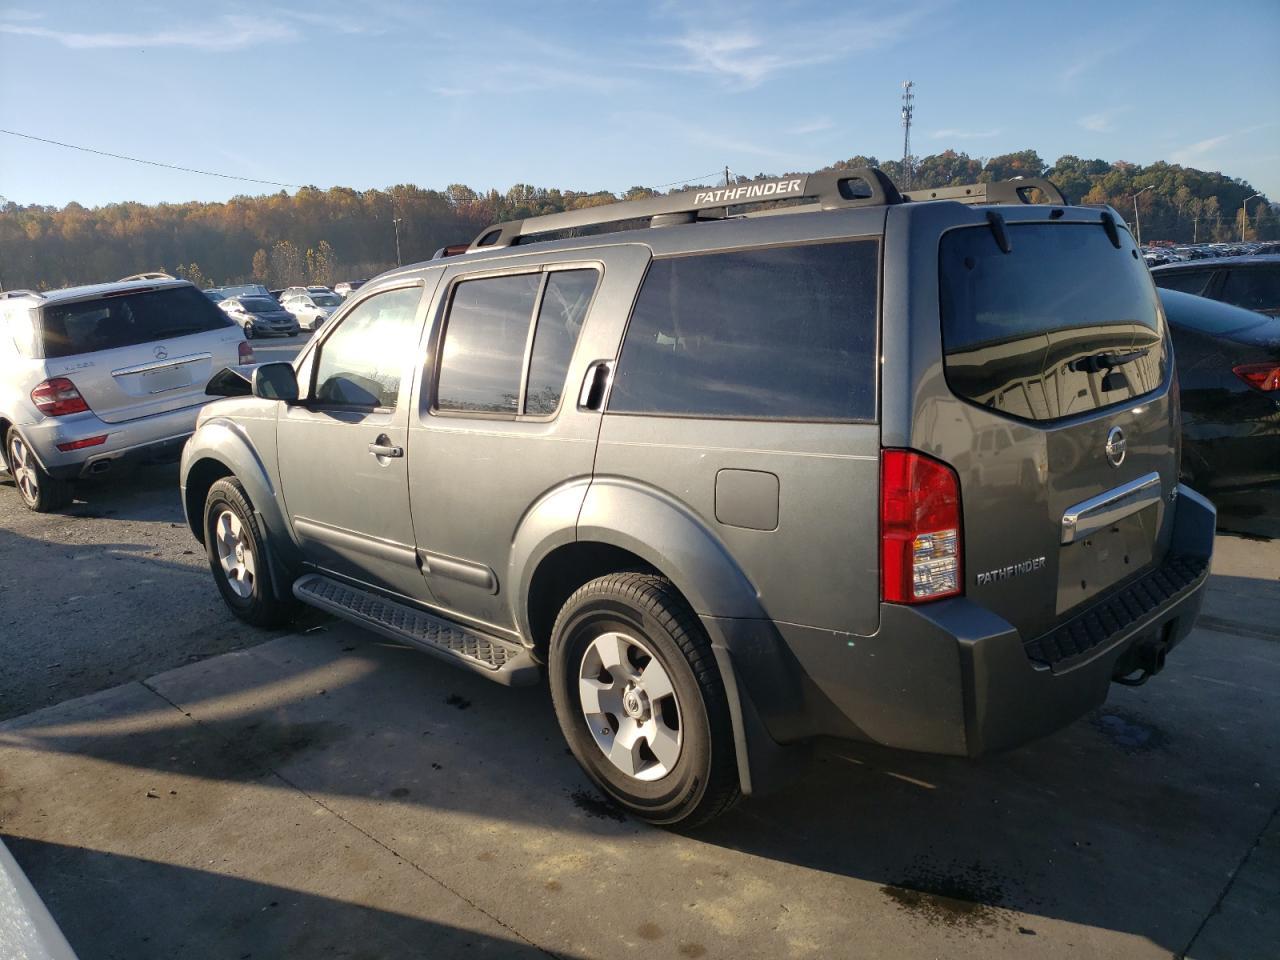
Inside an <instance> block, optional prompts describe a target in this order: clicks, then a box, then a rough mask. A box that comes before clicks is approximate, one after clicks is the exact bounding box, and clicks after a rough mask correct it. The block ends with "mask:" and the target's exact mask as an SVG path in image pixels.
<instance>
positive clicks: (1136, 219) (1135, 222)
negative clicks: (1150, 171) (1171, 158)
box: [1133, 183, 1156, 250]
mask: <svg viewBox="0 0 1280 960" xmlns="http://www.w3.org/2000/svg"><path fill="white" fill-rule="evenodd" d="M1155 188H1156V185H1155V184H1154V183H1153V184H1151V186H1149V187H1143V188H1142V189H1141V190H1139V191H1138V192H1137V193H1135V194H1134V195H1133V225H1134V228H1135V229H1136V231H1137V234H1138V237H1137V240H1138V249H1139V250H1141V249H1142V220H1141V218H1140V217H1139V216H1138V198H1139V197H1140V196H1142V195H1143V194H1144V193H1146V192H1147V191H1148V190H1154V189H1155Z"/></svg>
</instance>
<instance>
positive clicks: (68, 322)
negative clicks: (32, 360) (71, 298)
mask: <svg viewBox="0 0 1280 960" xmlns="http://www.w3.org/2000/svg"><path fill="white" fill-rule="evenodd" d="M234 325H235V324H234V321H233V320H231V318H230V317H228V316H227V315H226V314H225V313H223V312H222V311H221V310H219V309H218V308H217V307H215V306H214V305H213V304H212V303H211V302H210V301H209V298H208V297H206V296H205V295H204V294H203V293H201V292H200V291H199V290H197V289H195V288H194V287H171V288H169V289H167V290H149V291H146V292H142V293H132V294H128V295H124V296H114V297H103V298H101V299H97V300H81V301H77V302H76V303H68V304H65V305H61V306H59V305H50V306H48V307H45V308H44V309H43V310H42V311H41V312H40V335H41V345H42V348H43V352H44V356H45V357H47V358H51V357H71V356H75V355H77V354H81V353H93V352H95V351H98V350H114V349H115V348H117V347H128V346H131V345H133V344H136V343H147V342H148V341H151V340H165V339H168V338H170V337H182V336H187V335H189V334H193V333H205V332H207V331H209V330H217V329H220V328H222V327H228V326H234Z"/></svg>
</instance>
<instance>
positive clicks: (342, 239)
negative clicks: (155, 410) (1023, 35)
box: [0, 150, 1280, 289]
mask: <svg viewBox="0 0 1280 960" xmlns="http://www.w3.org/2000/svg"><path fill="white" fill-rule="evenodd" d="M861 166H873V167H880V168H881V169H882V170H884V171H885V172H886V173H887V174H888V175H889V177H890V178H891V179H893V180H894V182H895V183H898V184H905V183H907V182H908V178H907V177H906V176H905V175H904V174H905V173H907V172H908V171H904V169H903V164H902V162H901V161H898V160H887V161H884V162H881V161H879V160H877V159H876V158H875V157H864V156H856V157H851V158H849V159H848V160H844V161H841V162H839V163H835V164H832V165H830V166H829V167H826V168H824V169H827V170H832V169H847V168H850V167H861ZM910 167H911V169H910V171H909V173H910V179H909V182H910V185H911V187H912V188H915V189H920V188H929V187H943V186H951V185H956V184H961V183H974V182H983V181H992V180H1003V179H1007V178H1009V177H1015V176H1046V177H1048V178H1049V179H1050V180H1052V181H1054V182H1055V183H1056V184H1057V185H1058V186H1059V187H1060V188H1061V189H1062V191H1063V193H1064V194H1066V196H1067V199H1068V200H1069V201H1071V202H1074V203H1080V202H1083V203H1109V204H1111V205H1112V206H1113V207H1115V208H1116V209H1117V210H1118V211H1119V212H1120V213H1121V214H1122V215H1123V216H1124V217H1125V219H1126V220H1131V219H1132V217H1133V198H1134V195H1135V194H1136V195H1137V196H1138V207H1139V210H1140V214H1141V218H1142V233H1143V238H1144V240H1174V241H1180V242H1190V241H1192V240H1193V239H1194V240H1199V241H1200V242H1205V241H1210V240H1236V239H1239V237H1240V233H1241V225H1242V212H1241V206H1242V203H1243V201H1244V200H1245V198H1246V197H1248V196H1250V195H1251V194H1254V193H1257V192H1258V191H1257V190H1255V189H1254V188H1253V187H1252V186H1251V185H1249V184H1248V183H1246V182H1245V181H1243V180H1239V179H1233V178H1230V177H1226V176H1224V175H1222V174H1220V173H1208V172H1205V171H1202V170H1195V169H1192V168H1189V167H1182V166H1178V165H1177V164H1169V163H1163V162H1160V163H1153V164H1151V165H1150V166H1140V165H1138V164H1132V163H1125V162H1123V161H1116V162H1108V161H1105V160H1085V159H1081V158H1080V157H1075V156H1064V157H1059V158H1058V160H1057V161H1056V162H1055V163H1054V164H1053V165H1052V166H1050V165H1048V164H1046V163H1045V162H1044V161H1043V160H1042V159H1041V158H1040V156H1039V155H1038V154H1037V153H1036V152H1035V151H1034V150H1022V151H1018V152H1015V153H1008V154H1003V155H1001V156H997V157H988V158H983V157H971V156H969V155H968V154H966V153H960V152H956V151H954V150H946V151H943V152H942V153H938V154H933V155H931V156H926V157H918V158H912V161H911V164H910ZM765 176H766V174H764V173H761V174H757V175H756V177H753V178H747V177H743V178H740V180H741V181H742V182H749V181H750V180H752V179H761V178H764V177H765ZM693 186H695V184H689V185H687V186H685V187H680V188H678V189H689V188H691V187H693ZM706 186H711V184H706ZM1146 188H1150V189H1146ZM667 192H675V191H667ZM659 193H660V191H656V190H653V189H651V188H648V187H640V186H637V187H632V188H631V189H630V190H628V191H626V192H625V193H624V194H622V195H621V196H615V195H614V194H612V193H608V192H600V191H596V192H582V191H575V190H560V189H554V188H545V187H535V186H531V185H529V184H517V185H515V186H513V187H511V188H510V189H509V190H507V191H506V192H505V193H503V192H499V191H497V190H489V191H487V192H483V193H481V192H477V191H475V190H472V189H471V188H470V187H467V186H464V185H462V184H453V185H450V186H448V187H446V188H445V189H444V190H428V189H423V188H421V187H417V186H413V185H412V184H401V185H398V186H394V187H390V188H388V189H385V190H353V189H350V188H348V187H331V188H330V189H328V190H321V189H319V188H317V187H303V188H302V189H300V190H298V191H297V192H296V193H294V194H289V193H286V192H284V191H281V192H279V193H275V194H269V195H266V196H257V197H250V196H237V197H233V198H232V199H231V200H228V201H226V202H225V203H203V202H194V201H193V202H189V203H160V204H142V203H132V202H129V203H112V204H107V205H105V206H101V207H93V208H87V207H85V206H83V205H81V204H79V203H74V202H72V203H69V204H67V205H66V206H64V207H61V208H58V207H51V206H41V205H27V206H23V205H19V204H16V203H12V202H8V203H5V204H3V205H0V284H2V285H3V287H4V288H5V289H14V288H20V287H30V288H34V289H50V288H53V287H61V286H67V285H71V284H76V283H91V282H99V281H103V280H114V279H117V278H119V277H122V276H125V275H127V274H132V273H139V272H142V271H145V270H164V271H166V272H169V273H174V274H177V275H180V276H185V277H187V278H188V279H190V280H192V281H193V282H195V283H196V284H197V285H199V286H209V285H213V284H224V283H243V282H251V281H256V282H259V283H264V284H266V285H268V286H269V287H272V288H275V287H283V286H288V285H291V284H296V283H323V284H333V283H335V282H337V281H339V280H343V279H355V278H359V277H368V276H373V275H375V274H377V273H380V272H381V271H383V270H386V269H387V268H389V267H392V266H394V265H395V264H396V262H397V243H398V252H399V259H400V261H401V262H403V263H413V262H417V261H420V260H425V259H427V258H429V257H430V256H431V255H432V253H433V252H434V251H436V250H437V249H439V248H440V247H443V246H446V245H449V244H454V243H459V242H464V241H468V240H470V239H472V238H473V237H475V236H476V235H477V234H478V233H479V232H480V231H481V230H482V229H484V227H486V226H488V225H489V224H491V223H495V222H498V221H501V220H510V219H517V218H521V217H529V216H537V215H540V214H545V213H555V212H559V211H563V210H572V209H576V208H579V207H586V206H596V205H599V204H604V203H612V202H614V201H616V200H618V199H637V198H641V197H651V196H657V195H659ZM1243 226H1244V231H1245V236H1246V237H1247V238H1250V239H1277V238H1280V221H1278V220H1277V217H1276V213H1275V211H1273V210H1272V209H1271V206H1270V202H1269V201H1268V200H1267V198H1265V197H1260V198H1258V199H1257V200H1254V201H1253V202H1252V203H1251V204H1250V205H1249V208H1248V214H1247V218H1246V219H1245V220H1244V224H1243ZM397 234H398V236H397Z"/></svg>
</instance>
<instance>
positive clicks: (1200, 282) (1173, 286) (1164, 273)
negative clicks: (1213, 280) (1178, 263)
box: [1151, 270, 1213, 293]
mask: <svg viewBox="0 0 1280 960" xmlns="http://www.w3.org/2000/svg"><path fill="white" fill-rule="evenodd" d="M1212 273H1213V271H1212V270H1160V271H1158V272H1156V273H1153V274H1152V275H1151V276H1152V277H1153V278H1154V279H1155V282H1156V286H1157V287H1164V288H1165V289H1166V290H1178V291H1181V292H1182V293H1199V292H1200V291H1202V290H1203V289H1204V288H1205V287H1206V286H1208V284H1209V277H1210V275H1212Z"/></svg>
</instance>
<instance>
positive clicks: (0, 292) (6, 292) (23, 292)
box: [0, 290, 44, 300]
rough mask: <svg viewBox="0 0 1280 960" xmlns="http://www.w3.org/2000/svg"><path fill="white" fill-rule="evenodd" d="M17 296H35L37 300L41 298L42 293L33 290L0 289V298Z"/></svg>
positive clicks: (11, 298)
mask: <svg viewBox="0 0 1280 960" xmlns="http://www.w3.org/2000/svg"><path fill="white" fill-rule="evenodd" d="M19 297H35V298H36V299H37V300H43V299H44V294H43V293H37V292H36V291H34V290H0V300H16V299H18V298H19Z"/></svg>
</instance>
